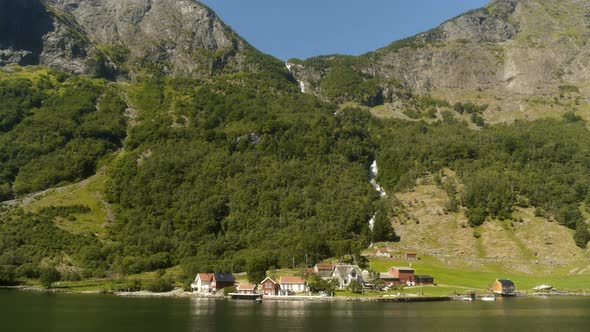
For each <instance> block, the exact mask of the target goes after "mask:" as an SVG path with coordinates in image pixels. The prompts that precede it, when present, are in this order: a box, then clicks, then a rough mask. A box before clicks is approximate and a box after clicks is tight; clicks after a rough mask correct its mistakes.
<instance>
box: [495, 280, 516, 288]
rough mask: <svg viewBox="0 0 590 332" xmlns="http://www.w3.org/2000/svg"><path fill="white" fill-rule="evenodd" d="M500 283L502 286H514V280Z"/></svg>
mask: <svg viewBox="0 0 590 332" xmlns="http://www.w3.org/2000/svg"><path fill="white" fill-rule="evenodd" d="M498 281H499V282H500V283H501V284H502V286H504V287H505V286H514V283H513V282H512V280H509V279H498Z"/></svg>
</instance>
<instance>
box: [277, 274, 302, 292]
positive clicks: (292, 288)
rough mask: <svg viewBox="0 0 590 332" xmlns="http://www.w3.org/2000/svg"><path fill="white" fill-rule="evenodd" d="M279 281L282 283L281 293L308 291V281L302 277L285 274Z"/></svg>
mask: <svg viewBox="0 0 590 332" xmlns="http://www.w3.org/2000/svg"><path fill="white" fill-rule="evenodd" d="M279 283H280V284H281V295H289V294H293V293H303V292H307V283H306V282H305V279H303V278H302V277H291V276H283V277H281V279H280V281H279Z"/></svg>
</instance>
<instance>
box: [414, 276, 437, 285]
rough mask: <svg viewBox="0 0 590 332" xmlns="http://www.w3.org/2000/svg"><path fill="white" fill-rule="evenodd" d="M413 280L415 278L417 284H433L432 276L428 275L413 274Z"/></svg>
mask: <svg viewBox="0 0 590 332" xmlns="http://www.w3.org/2000/svg"><path fill="white" fill-rule="evenodd" d="M414 280H416V284H417V285H433V284H434V277H431V276H429V275H415V276H414Z"/></svg>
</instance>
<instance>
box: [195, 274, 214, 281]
mask: <svg viewBox="0 0 590 332" xmlns="http://www.w3.org/2000/svg"><path fill="white" fill-rule="evenodd" d="M197 278H198V279H201V280H205V281H211V279H213V273H199V274H197ZM195 280H196V279H195Z"/></svg>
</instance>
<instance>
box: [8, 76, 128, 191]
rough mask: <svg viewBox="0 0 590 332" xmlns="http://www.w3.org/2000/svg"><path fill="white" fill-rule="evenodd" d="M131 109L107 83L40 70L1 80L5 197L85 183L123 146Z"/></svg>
mask: <svg viewBox="0 0 590 332" xmlns="http://www.w3.org/2000/svg"><path fill="white" fill-rule="evenodd" d="M125 108H126V105H125V103H124V102H123V101H122V99H121V97H120V96H119V95H118V94H117V93H116V91H115V90H114V89H113V88H112V87H109V86H108V85H107V83H106V82H105V81H103V80H92V79H89V78H84V77H67V76H66V75H64V74H63V73H57V72H52V71H49V72H44V71H40V72H38V73H35V74H33V75H31V78H26V76H23V75H18V74H15V75H12V76H8V77H5V78H3V79H1V80H0V116H1V117H2V125H1V126H0V199H2V200H5V199H8V198H11V197H13V196H14V195H15V194H26V193H31V192H34V191H38V190H42V189H46V188H48V187H51V186H54V185H57V184H63V183H68V182H75V181H79V180H82V179H84V178H86V177H88V176H90V175H92V174H94V173H95V171H96V166H97V162H98V160H99V159H100V158H101V157H102V156H104V155H105V154H106V153H107V152H109V151H114V150H115V149H117V148H118V147H120V146H121V144H122V140H123V139H124V138H125V132H126V127H125V118H124V116H123V113H124V111H125Z"/></svg>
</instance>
